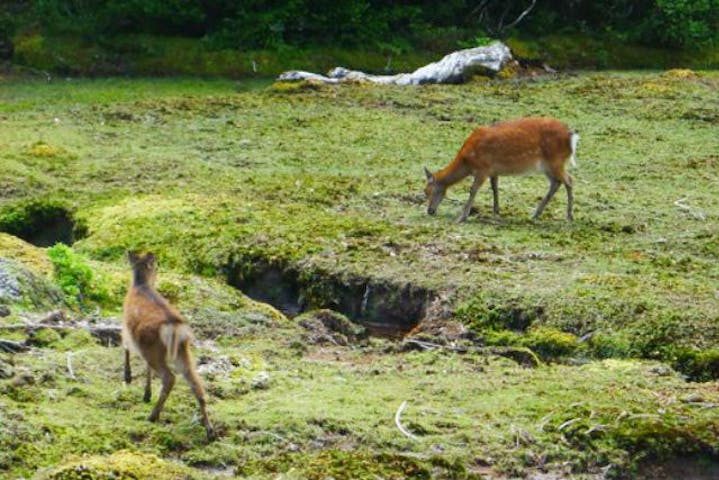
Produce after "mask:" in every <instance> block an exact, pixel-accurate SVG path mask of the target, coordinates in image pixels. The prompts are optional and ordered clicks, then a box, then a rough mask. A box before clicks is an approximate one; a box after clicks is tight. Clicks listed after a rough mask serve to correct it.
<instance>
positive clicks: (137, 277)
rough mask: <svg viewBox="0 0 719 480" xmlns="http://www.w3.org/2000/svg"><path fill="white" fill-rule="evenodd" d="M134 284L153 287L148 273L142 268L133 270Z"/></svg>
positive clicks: (134, 285)
mask: <svg viewBox="0 0 719 480" xmlns="http://www.w3.org/2000/svg"><path fill="white" fill-rule="evenodd" d="M132 286H133V287H152V282H151V281H150V279H149V278H148V275H147V273H145V272H142V271H140V270H134V271H133V272H132Z"/></svg>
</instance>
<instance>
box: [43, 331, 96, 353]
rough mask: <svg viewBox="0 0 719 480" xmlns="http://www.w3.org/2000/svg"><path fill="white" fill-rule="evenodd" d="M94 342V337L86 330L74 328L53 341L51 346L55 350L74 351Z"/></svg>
mask: <svg viewBox="0 0 719 480" xmlns="http://www.w3.org/2000/svg"><path fill="white" fill-rule="evenodd" d="M96 343H97V341H96V340H95V337H93V336H92V335H91V334H90V332H88V331H87V330H85V329H74V330H70V331H69V332H67V334H66V335H64V336H62V338H61V339H60V340H58V341H56V342H54V344H53V345H51V346H52V347H53V348H55V349H56V350H62V351H74V350H79V349H81V348H85V347H88V346H90V345H94V344H96Z"/></svg>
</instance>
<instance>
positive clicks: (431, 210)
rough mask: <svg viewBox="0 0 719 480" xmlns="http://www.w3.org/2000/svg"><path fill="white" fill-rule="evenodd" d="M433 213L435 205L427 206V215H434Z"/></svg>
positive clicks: (435, 209)
mask: <svg viewBox="0 0 719 480" xmlns="http://www.w3.org/2000/svg"><path fill="white" fill-rule="evenodd" d="M435 213H437V207H427V214H428V215H434V214H435Z"/></svg>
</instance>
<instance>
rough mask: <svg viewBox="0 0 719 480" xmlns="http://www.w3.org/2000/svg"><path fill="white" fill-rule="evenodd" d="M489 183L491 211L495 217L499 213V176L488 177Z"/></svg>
mask: <svg viewBox="0 0 719 480" xmlns="http://www.w3.org/2000/svg"><path fill="white" fill-rule="evenodd" d="M489 183H490V184H491V185H492V200H493V204H492V213H493V214H494V216H495V217H496V216H498V215H499V177H497V176H496V175H495V176H493V177H489Z"/></svg>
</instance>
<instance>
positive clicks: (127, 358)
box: [125, 348, 132, 385]
mask: <svg viewBox="0 0 719 480" xmlns="http://www.w3.org/2000/svg"><path fill="white" fill-rule="evenodd" d="M130 382H132V370H130V350H128V349H127V348H126V349H125V383H126V384H128V385H129V384H130Z"/></svg>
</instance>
